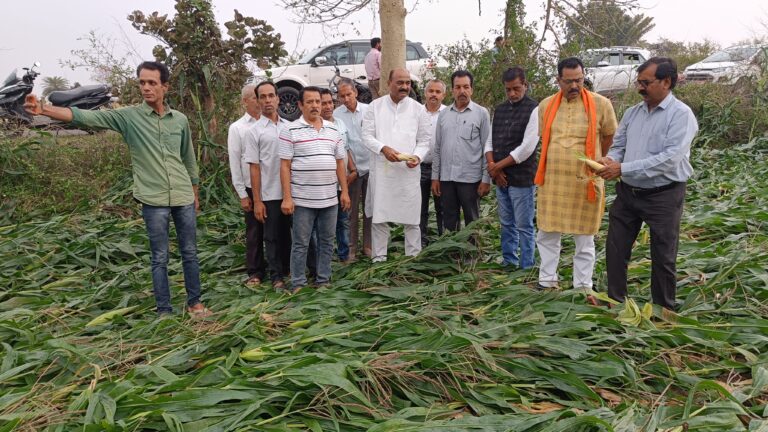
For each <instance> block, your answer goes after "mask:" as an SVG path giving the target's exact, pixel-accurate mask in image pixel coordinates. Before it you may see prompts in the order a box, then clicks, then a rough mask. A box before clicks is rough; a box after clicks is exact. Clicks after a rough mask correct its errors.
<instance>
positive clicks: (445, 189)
mask: <svg viewBox="0 0 768 432" xmlns="http://www.w3.org/2000/svg"><path fill="white" fill-rule="evenodd" d="M479 185H480V182H476V183H461V182H452V181H441V182H440V203H441V205H442V207H443V221H444V222H445V229H447V230H448V231H458V230H459V228H460V227H461V224H460V223H459V211H460V210H461V211H463V212H464V225H469V224H470V223H472V222H473V221H474V220H476V219H478V218H479V217H480V195H478V194H477V187H478V186H479Z"/></svg>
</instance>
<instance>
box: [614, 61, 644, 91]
mask: <svg viewBox="0 0 768 432" xmlns="http://www.w3.org/2000/svg"><path fill="white" fill-rule="evenodd" d="M643 62H645V58H644V57H643V56H642V55H641V54H640V53H637V52H631V51H625V52H623V53H622V54H621V70H622V74H621V76H617V80H616V83H615V84H616V86H617V88H616V90H628V89H631V88H632V86H633V85H634V83H635V81H637V68H638V67H640V65H641V64H642V63H643Z"/></svg>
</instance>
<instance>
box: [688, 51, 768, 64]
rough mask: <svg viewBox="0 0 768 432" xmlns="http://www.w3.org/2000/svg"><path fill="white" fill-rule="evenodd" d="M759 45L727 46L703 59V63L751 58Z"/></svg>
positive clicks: (738, 60)
mask: <svg viewBox="0 0 768 432" xmlns="http://www.w3.org/2000/svg"><path fill="white" fill-rule="evenodd" d="M759 49H760V48H758V47H735V48H727V49H724V50H722V51H718V52H716V53H714V54H712V55H711V56H709V57H707V58H705V59H704V60H702V61H701V62H702V63H714V62H740V61H744V60H749V59H750V58H751V57H752V56H753V55H755V53H756V52H757V50H759Z"/></svg>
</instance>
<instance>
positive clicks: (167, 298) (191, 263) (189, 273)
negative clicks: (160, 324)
mask: <svg viewBox="0 0 768 432" xmlns="http://www.w3.org/2000/svg"><path fill="white" fill-rule="evenodd" d="M141 215H142V217H143V218H144V224H145V225H146V226H147V234H148V235H149V248H150V251H151V253H152V258H151V260H150V261H151V263H152V290H153V291H154V293H155V302H157V312H158V313H159V312H172V311H173V308H172V307H171V291H170V289H169V288H168V233H169V227H170V221H171V218H173V224H174V225H175V226H176V237H177V238H178V240H179V252H180V253H181V263H182V267H183V269H184V288H185V289H186V290H187V305H188V306H194V305H196V304H198V303H200V266H199V264H198V262H197V232H196V229H197V216H196V215H195V204H189V205H185V206H175V207H157V206H152V205H149V204H143V205H142V207H141Z"/></svg>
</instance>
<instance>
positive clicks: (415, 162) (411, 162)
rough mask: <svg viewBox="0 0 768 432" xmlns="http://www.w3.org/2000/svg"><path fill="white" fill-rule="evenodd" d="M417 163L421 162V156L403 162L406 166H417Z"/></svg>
mask: <svg viewBox="0 0 768 432" xmlns="http://www.w3.org/2000/svg"><path fill="white" fill-rule="evenodd" d="M419 164H421V158H419V157H418V156H416V160H413V159H411V160H409V161H408V162H406V163H405V166H407V167H408V168H416V167H417V166H419Z"/></svg>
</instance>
